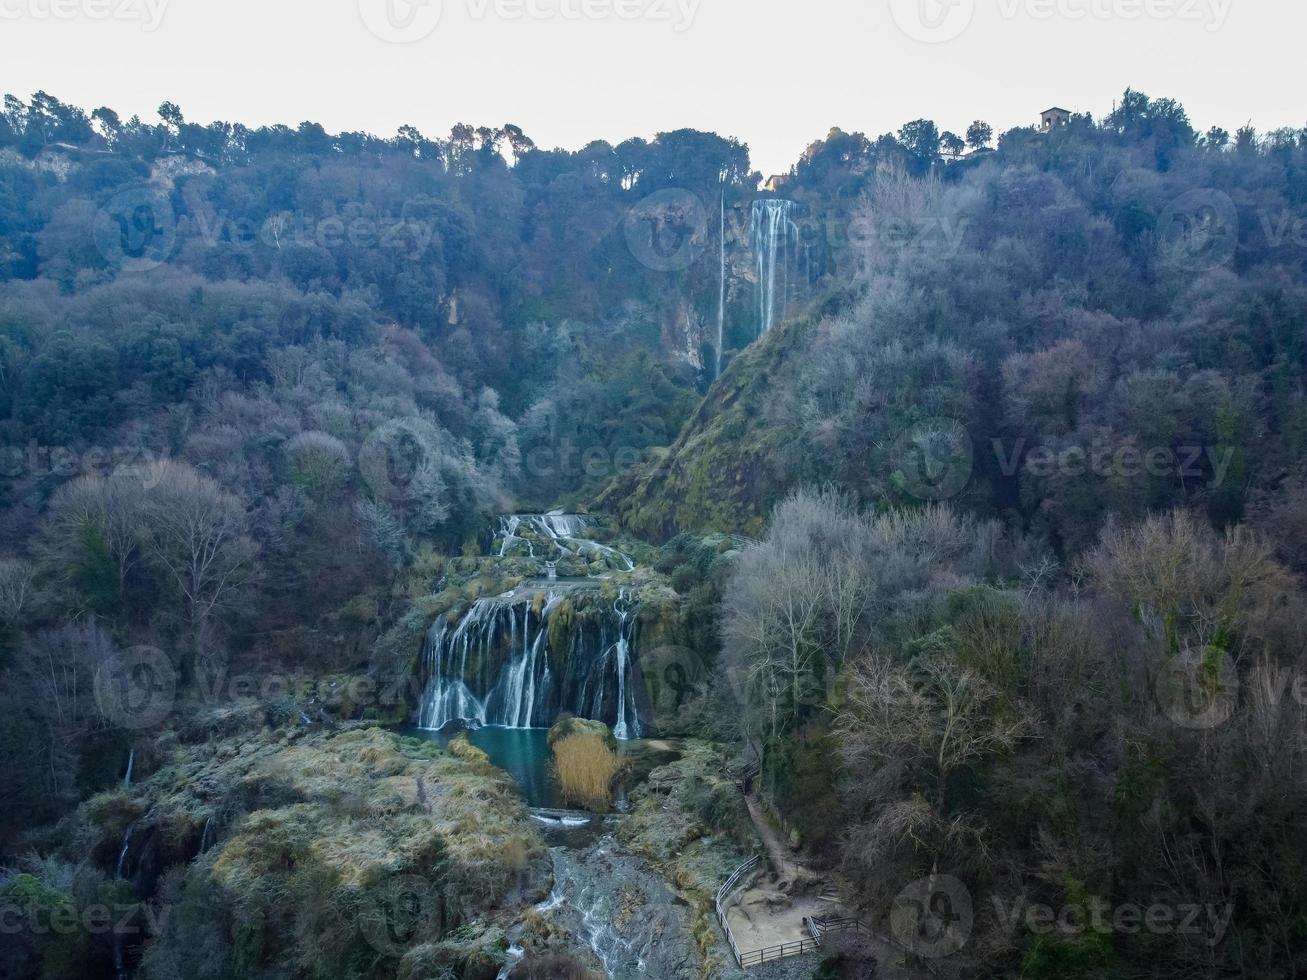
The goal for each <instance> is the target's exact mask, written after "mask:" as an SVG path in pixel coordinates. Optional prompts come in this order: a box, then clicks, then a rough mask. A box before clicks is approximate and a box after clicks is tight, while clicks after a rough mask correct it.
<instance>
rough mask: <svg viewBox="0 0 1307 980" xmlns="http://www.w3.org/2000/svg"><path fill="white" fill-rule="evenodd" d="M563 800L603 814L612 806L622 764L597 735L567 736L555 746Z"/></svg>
mask: <svg viewBox="0 0 1307 980" xmlns="http://www.w3.org/2000/svg"><path fill="white" fill-rule="evenodd" d="M554 764H555V768H556V769H557V771H558V785H559V787H560V788H561V789H562V792H563V798H564V799H565V800H567V801H568V802H569V803H576V804H578V805H580V806H583V807H586V808H587V809H590V810H594V811H596V812H598V813H603V812H605V811H607V810H608V808H609V807H611V806H612V805H613V779H614V778H615V777H616V776H617V774H618V772H620V771H621V769H622V760H621V757H620V756H618V754H617V753H616V752H614V751H613V750H612V749H610V748H609V747H608V746H607V744H605V742H604V740H603V739H602V738H600V737H599V736H598V735H569V736H568V737H567V738H564V739H560V740H559V741H557V742H555V743H554Z"/></svg>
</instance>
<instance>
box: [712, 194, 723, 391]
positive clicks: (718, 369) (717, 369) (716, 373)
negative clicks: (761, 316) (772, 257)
mask: <svg viewBox="0 0 1307 980" xmlns="http://www.w3.org/2000/svg"><path fill="white" fill-rule="evenodd" d="M718 243H719V245H720V256H721V274H720V277H719V279H718V292H717V350H716V352H715V356H716V361H715V364H714V369H713V380H714V381H716V380H717V379H718V378H720V377H721V376H722V346H723V344H724V342H725V341H724V338H725V334H726V188H725V187H723V188H722V216H721V231H720V232H719V239H718Z"/></svg>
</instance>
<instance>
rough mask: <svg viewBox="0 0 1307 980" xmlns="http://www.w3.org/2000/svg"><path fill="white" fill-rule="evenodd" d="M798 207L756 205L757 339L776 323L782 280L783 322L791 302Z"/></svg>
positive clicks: (772, 201) (776, 202)
mask: <svg viewBox="0 0 1307 980" xmlns="http://www.w3.org/2000/svg"><path fill="white" fill-rule="evenodd" d="M794 211H795V204H794V202H793V201H785V200H781V199H780V198H766V199H764V200H761V201H754V202H753V216H752V235H751V237H752V239H753V260H754V265H755V268H756V271H757V274H758V336H760V337H761V336H762V335H763V334H765V333H767V331H769V330H771V328H772V326H773V325H774V324H775V323H776V314H777V309H776V305H777V304H776V299H777V296H776V294H777V286H778V280H779V289H780V316H781V319H784V317H785V313H786V309H787V304H788V301H789V288H790V286H789V284H790V262H791V254H792V252H793V254H794V255H796V256H797V251H798V244H799V226H798V225H797V224H796V223H795V221H794Z"/></svg>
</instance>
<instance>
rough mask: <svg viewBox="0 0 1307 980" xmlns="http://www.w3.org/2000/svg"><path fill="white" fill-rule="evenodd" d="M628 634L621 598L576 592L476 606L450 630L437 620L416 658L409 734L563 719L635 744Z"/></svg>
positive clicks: (554, 591)
mask: <svg viewBox="0 0 1307 980" xmlns="http://www.w3.org/2000/svg"><path fill="white" fill-rule="evenodd" d="M564 608H566V610H567V613H566V619H565V620H560V621H558V622H557V623H555V619H556V617H557V615H558V614H559V613H560V611H561V610H562V609H564ZM635 625H636V615H635V604H634V601H633V599H632V596H631V594H630V593H629V592H628V591H625V590H623V591H622V592H620V593H619V594H618V595H617V596H616V597H606V596H604V595H603V594H602V593H601V592H600V591H599V589H597V588H595V587H588V588H587V587H585V585H584V584H582V585H571V586H567V585H563V584H560V585H556V586H545V585H544V584H543V583H540V587H539V588H534V587H530V586H527V587H524V588H522V589H520V590H518V591H516V592H511V593H508V594H507V595H505V596H497V597H494V598H489V599H479V600H477V601H476V602H474V603H473V604H472V606H471V608H470V609H468V611H467V612H466V613H465V614H464V615H463V617H462V619H461V620H459V621H458V622H457V624H454V623H451V621H450V619H449V617H447V616H441V617H440V618H439V619H437V620H436V622H435V623H434V624H432V626H431V628H430V630H429V631H428V633H427V637H426V642H425V645H424V648H423V655H422V662H423V669H424V673H425V676H426V687H425V690H424V692H423V695H422V700H421V703H420V705H419V709H418V717H417V723H418V727H420V728H424V729H427V730H430V731H440V730H442V729H445V728H447V727H449V726H453V725H464V726H469V727H479V726H482V725H494V726H498V727H503V728H519V729H520V728H546V727H548V726H549V725H551V724H553V722H554V721H555V720H556V719H557V717H558V715H559V714H560V713H561V712H563V711H569V712H571V713H572V714H574V715H577V716H579V717H583V718H595V719H598V720H601V721H605V722H607V723H609V724H611V725H612V726H613V730H614V734H615V735H616V736H617V737H618V738H623V739H625V738H635V737H638V736H639V735H640V733H641V724H640V718H639V709H638V706H637V701H636V697H635V692H634V685H633V684H632V676H633V674H632V672H633V671H634V670H635V661H636V656H635V649H634V647H635V642H634V640H635V637H634V633H635ZM554 626H557V628H556V629H551V627H554ZM551 644H552V645H551ZM560 646H561V647H564V648H563V649H560V648H559V647H560Z"/></svg>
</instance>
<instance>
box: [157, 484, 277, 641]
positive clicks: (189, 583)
mask: <svg viewBox="0 0 1307 980" xmlns="http://www.w3.org/2000/svg"><path fill="white" fill-rule="evenodd" d="M142 476H143V477H144V478H145V481H146V482H147V483H148V484H149V485H151V486H152V487H153V489H152V490H151V491H150V493H149V496H148V498H147V503H146V509H145V518H146V520H145V521H144V523H143V525H142V527H141V542H142V548H143V550H144V552H145V554H146V555H147V556H148V557H149V559H150V560H151V561H152V562H154V563H156V564H157V565H158V566H159V567H160V568H162V569H163V570H164V571H165V572H166V574H167V575H168V576H169V577H170V578H171V580H172V582H173V584H174V585H175V586H176V588H177V590H178V592H179V593H180V595H181V597H182V599H183V601H184V603H185V605H186V608H187V612H188V614H189V617H190V621H191V625H192V627H193V629H194V631H195V639H196V646H197V651H198V650H202V649H203V647H204V644H205V642H206V639H207V635H206V631H207V628H208V625H209V622H210V619H211V617H212V616H213V615H214V613H215V612H217V611H218V610H220V609H223V608H225V607H226V605H227V603H228V602H229V601H230V600H231V599H232V598H233V596H234V595H235V594H236V593H237V591H238V590H239V589H240V588H241V587H242V586H244V585H246V584H247V583H248V582H249V581H250V580H251V578H252V577H253V575H254V572H255V556H256V555H257V552H258V549H257V547H256V545H255V544H254V542H253V541H252V540H251V539H250V537H249V535H248V526H249V522H248V518H247V516H246V514H245V511H244V509H243V508H242V507H241V504H240V501H239V500H237V499H236V498H235V497H233V496H232V495H231V494H228V493H226V492H224V491H223V490H222V488H221V487H219V486H218V484H217V483H215V482H214V481H213V480H211V479H209V478H208V477H206V476H202V475H201V474H199V473H197V472H196V471H195V470H194V469H192V468H191V467H189V466H186V465H184V464H176V463H167V462H165V463H157V464H154V465H153V466H152V467H150V468H149V471H148V472H145V473H143V474H142Z"/></svg>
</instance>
